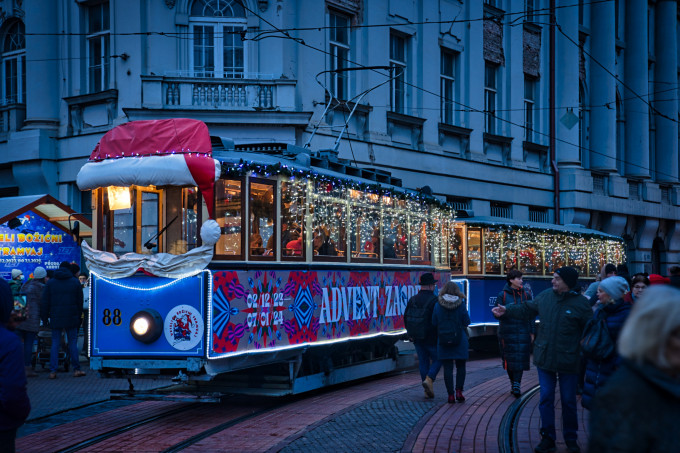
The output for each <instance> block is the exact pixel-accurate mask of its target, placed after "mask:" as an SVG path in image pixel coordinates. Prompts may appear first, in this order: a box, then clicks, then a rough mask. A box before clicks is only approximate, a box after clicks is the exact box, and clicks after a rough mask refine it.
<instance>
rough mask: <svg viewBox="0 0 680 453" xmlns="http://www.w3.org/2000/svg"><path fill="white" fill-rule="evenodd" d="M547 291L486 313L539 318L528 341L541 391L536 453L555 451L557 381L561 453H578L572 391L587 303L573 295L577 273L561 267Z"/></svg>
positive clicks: (588, 310)
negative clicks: (564, 449)
mask: <svg viewBox="0 0 680 453" xmlns="http://www.w3.org/2000/svg"><path fill="white" fill-rule="evenodd" d="M551 283H552V289H546V290H545V291H543V292H541V293H540V294H539V295H537V296H536V297H535V298H534V300H528V301H523V302H521V303H519V304H512V305H508V306H502V305H497V306H496V307H494V308H493V309H492V312H493V314H494V316H495V317H496V318H499V319H525V320H530V319H534V318H535V317H536V316H539V317H540V326H539V328H538V334H537V335H536V340H535V342H534V365H536V369H537V371H538V382H539V384H540V387H541V393H540V402H539V406H538V408H539V412H540V415H541V438H542V439H541V442H540V443H539V444H538V445H537V446H536V448H535V449H534V451H535V452H536V453H545V452H552V451H555V449H556V444H555V440H556V437H557V435H556V430H555V390H556V388H557V384H558V382H559V386H560V395H561V396H562V403H561V404H562V435H563V436H564V443H565V444H566V446H567V451H569V452H570V453H578V452H580V451H581V449H580V447H579V445H578V441H577V439H578V428H579V425H578V412H577V407H576V389H577V387H578V381H579V367H580V364H581V358H580V355H579V345H580V341H581V336H582V334H583V328H584V327H585V325H586V323H587V322H588V320H590V318H591V317H592V316H593V311H592V309H591V308H590V303H589V302H588V299H587V298H586V297H584V296H582V295H581V294H580V292H579V291H577V288H578V271H577V270H576V269H574V268H573V267H561V268H559V269H557V270H556V271H555V273H554V274H553V279H552V282H551Z"/></svg>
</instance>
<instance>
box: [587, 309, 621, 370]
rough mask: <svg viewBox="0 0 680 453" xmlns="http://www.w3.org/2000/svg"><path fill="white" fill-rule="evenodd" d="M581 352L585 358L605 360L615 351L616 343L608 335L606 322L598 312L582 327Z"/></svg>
mask: <svg viewBox="0 0 680 453" xmlns="http://www.w3.org/2000/svg"><path fill="white" fill-rule="evenodd" d="M581 353H582V354H583V356H584V357H586V358H587V359H591V360H596V361H602V360H607V359H609V358H611V357H612V356H613V355H614V354H615V353H616V345H615V344H614V341H613V340H612V337H611V335H609V328H608V327H607V322H606V321H605V319H604V318H603V317H602V316H601V315H600V313H599V312H598V314H597V315H596V316H595V317H593V318H592V319H590V320H589V321H588V322H587V323H586V327H585V328H584V329H583V336H582V337H581Z"/></svg>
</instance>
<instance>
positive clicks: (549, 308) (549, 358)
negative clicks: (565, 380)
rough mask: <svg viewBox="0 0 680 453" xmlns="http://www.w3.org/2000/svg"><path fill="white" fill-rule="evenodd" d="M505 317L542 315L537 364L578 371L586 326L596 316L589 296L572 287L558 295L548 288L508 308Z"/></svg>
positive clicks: (520, 317)
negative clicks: (582, 337) (532, 298)
mask: <svg viewBox="0 0 680 453" xmlns="http://www.w3.org/2000/svg"><path fill="white" fill-rule="evenodd" d="M505 308H506V310H507V311H506V313H505V314H504V315H503V316H502V317H501V319H502V320H504V319H510V318H516V319H525V320H529V319H533V318H535V317H536V316H540V322H541V323H540V326H539V328H538V334H537V335H536V340H535V341H534V365H536V366H537V367H538V368H541V369H543V370H546V371H551V372H556V373H568V374H577V373H578V372H579V366H580V363H581V357H580V354H579V352H580V346H581V345H580V340H581V336H582V335H583V328H584V327H585V325H586V323H587V322H588V320H589V319H590V318H591V317H592V316H593V310H592V309H591V308H590V303H589V302H588V299H586V298H585V297H584V296H582V295H581V294H579V293H578V292H576V291H574V290H573V289H572V290H570V291H568V292H566V293H562V294H559V293H557V292H555V291H553V289H552V288H548V289H546V290H545V291H543V292H541V293H540V294H539V295H538V296H536V298H535V299H534V300H529V301H526V302H522V303H521V304H513V305H508V306H506V307H505Z"/></svg>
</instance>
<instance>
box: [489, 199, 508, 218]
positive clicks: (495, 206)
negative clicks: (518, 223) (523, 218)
mask: <svg viewBox="0 0 680 453" xmlns="http://www.w3.org/2000/svg"><path fill="white" fill-rule="evenodd" d="M491 215H492V216H493V217H504V218H506V219H512V205H511V204H507V203H491Z"/></svg>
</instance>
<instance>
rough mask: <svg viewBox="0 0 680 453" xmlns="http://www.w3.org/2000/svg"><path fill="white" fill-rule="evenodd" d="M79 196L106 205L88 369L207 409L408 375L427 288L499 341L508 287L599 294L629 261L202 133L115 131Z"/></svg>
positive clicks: (99, 209)
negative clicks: (216, 403) (573, 285)
mask: <svg viewBox="0 0 680 453" xmlns="http://www.w3.org/2000/svg"><path fill="white" fill-rule="evenodd" d="M78 185H79V187H80V188H81V190H92V191H93V196H92V200H93V206H94V216H93V239H92V244H91V245H89V244H87V243H83V255H84V257H85V259H86V263H87V267H88V269H89V270H90V275H91V284H90V292H91V293H90V304H91V306H90V319H89V330H90V335H89V344H88V349H89V355H90V365H91V368H92V369H93V370H98V371H100V372H101V373H102V375H104V376H109V375H129V376H130V375H136V376H157V375H160V374H168V375H172V376H175V377H177V379H178V380H179V381H180V382H181V383H182V385H183V386H184V390H186V389H187V388H188V389H189V391H190V392H192V393H193V394H200V393H206V394H207V393H211V392H214V391H217V392H223V391H225V389H229V391H234V390H235V389H237V388H239V389H241V390H242V391H247V392H251V393H253V392H266V393H268V394H290V393H299V392H303V391H307V390H311V389H314V388H319V387H322V386H326V385H331V384H335V383H338V382H342V381H346V380H350V379H356V378H360V377H364V376H368V375H372V374H377V373H382V372H387V371H391V370H394V369H395V368H397V367H399V366H401V365H403V363H402V362H401V359H403V357H402V356H401V355H400V354H399V351H398V348H397V347H396V346H395V345H396V344H397V342H398V340H400V339H401V338H403V337H404V332H405V331H404V328H403V312H404V309H405V306H406V302H407V301H408V299H409V298H410V297H411V296H412V295H414V294H415V293H416V292H417V291H418V289H419V287H418V284H417V283H418V281H419V277H420V275H422V273H424V272H433V273H435V275H436V276H437V278H438V280H439V281H440V282H442V281H446V280H448V279H451V278H453V279H455V280H456V281H458V282H459V283H460V284H461V285H462V286H463V288H464V290H465V291H466V292H467V293H468V295H469V297H468V304H469V307H468V308H469V310H470V314H471V317H472V320H473V325H472V326H471V329H470V333H471V335H472V336H473V337H476V336H487V335H491V334H495V326H496V325H497V323H496V322H495V320H494V319H493V317H492V316H491V312H490V308H491V307H492V306H493V305H494V298H495V295H496V294H497V293H498V292H499V291H500V290H501V289H502V286H503V283H504V279H503V278H502V276H503V275H504V273H505V271H506V270H507V269H509V268H511V267H514V266H516V267H518V268H519V269H521V270H522V271H523V272H524V273H525V274H527V276H528V277H530V278H529V280H530V281H531V284H532V285H533V289H534V291H538V290H540V289H543V288H544V287H547V284H548V280H549V276H550V275H551V273H552V270H553V269H554V268H555V267H559V266H560V265H564V264H569V265H573V266H575V267H577V268H579V269H580V270H581V272H582V273H583V274H584V275H587V276H589V277H592V276H593V275H594V274H595V273H596V271H597V270H599V266H600V265H601V263H603V262H604V261H613V262H621V261H622V260H623V259H624V256H623V246H622V242H621V241H620V239H618V238H616V237H612V236H608V235H605V234H602V233H599V232H595V231H591V230H585V229H582V228H561V227H555V226H549V225H545V224H533V223H526V224H514V223H511V222H508V221H507V219H493V218H474V217H473V218H467V219H462V220H455V218H454V214H455V213H454V212H453V210H452V209H450V208H449V207H448V206H447V205H446V204H443V203H440V202H439V201H438V200H437V199H435V198H433V197H432V196H429V195H427V194H426V193H421V192H417V191H409V190H405V189H402V188H401V181H400V180H399V179H397V178H394V177H393V176H392V175H391V174H389V173H387V172H384V171H380V170H374V169H361V168H357V167H355V166H352V165H350V163H349V162H347V161H344V160H342V159H338V158H337V156H334V155H333V153H332V152H330V151H322V152H317V153H311V152H310V151H309V150H308V149H304V148H299V147H295V146H291V145H285V144H276V143H270V144H265V145H261V144H249V145H234V144H233V142H231V141H229V140H226V139H222V138H218V137H210V135H209V133H208V129H207V126H206V125H205V124H203V123H202V122H200V121H195V120H189V119H171V120H158V121H136V122H131V123H127V124H123V125H121V126H118V127H116V128H114V129H112V130H111V131H109V132H108V133H107V134H105V136H104V137H102V139H101V140H100V142H99V143H98V145H97V147H96V148H95V149H94V151H93V152H92V155H91V157H90V160H89V161H88V163H86V164H85V165H84V166H83V168H82V169H81V170H80V172H79V174H78ZM473 344H474V343H473ZM406 356H407V357H408V356H411V357H412V354H410V355H406Z"/></svg>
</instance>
